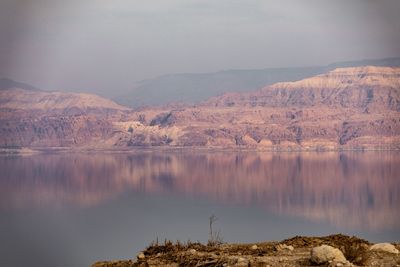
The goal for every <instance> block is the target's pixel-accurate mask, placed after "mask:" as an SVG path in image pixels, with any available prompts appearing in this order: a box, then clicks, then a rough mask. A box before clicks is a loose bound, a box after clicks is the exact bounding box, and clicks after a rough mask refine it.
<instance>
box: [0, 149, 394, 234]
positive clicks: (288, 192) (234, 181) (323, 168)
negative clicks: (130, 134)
mask: <svg viewBox="0 0 400 267" xmlns="http://www.w3.org/2000/svg"><path fill="white" fill-rule="evenodd" d="M0 169H1V170H2V171H1V174H0V208H1V209H3V210H9V209H29V208H43V207H46V208H48V207H53V208H59V207H63V206H65V205H72V206H77V207H87V206H95V205H97V204H99V203H101V202H106V201H108V200H110V199H112V198H115V197H117V196H118V195H120V194H122V193H127V192H128V193H129V194H135V192H144V193H146V194H150V195H151V194H161V193H163V194H165V193H167V194H177V195H184V196H189V197H200V198H211V199H214V200H216V201H219V202H223V203H230V204H234V205H243V206H246V205H249V206H254V205H255V206H260V207H262V208H264V209H266V210H268V211H271V212H276V213H278V214H283V215H295V216H300V217H303V218H305V219H307V220H311V221H326V222H329V223H330V224H332V225H335V226H345V227H354V228H361V229H375V230H378V229H395V228H398V226H399V225H398V222H399V220H400V211H399V208H398V207H399V206H400V183H399V174H400V157H399V153H397V152H348V153H334V152H324V153H301V154H298V153H279V154H274V153H255V152H252V153H250V152H243V153H232V152H214V153H199V152H196V153H190V152H182V153H178V152H175V153H166V152H165V153H164V152H135V153H132V154H95V153H93V154H40V155H34V156H17V157H9V156H2V157H0Z"/></svg>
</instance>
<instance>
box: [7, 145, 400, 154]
mask: <svg viewBox="0 0 400 267" xmlns="http://www.w3.org/2000/svg"><path fill="white" fill-rule="evenodd" d="M155 151H157V152H187V151H195V152H260V153H262V152H265V153H304V152H311V153H324V152H338V153H340V152H370V151H376V152H380V151H382V152H396V151H400V147H378V148H377V147H362V148H360V147H338V148H330V149H325V148H324V149H321V148H310V149H309V148H297V149H292V148H284V147H273V148H272V147H271V148H264V149H261V148H251V147H237V148H235V147H194V146H190V147H188V146H179V147H178V146H176V147H163V146H159V147H157V146H143V147H128V148H126V147H114V148H113V147H21V148H0V155H32V154H38V153H39V154H40V153H69V152H72V153H76V152H78V153H91V152H102V153H132V152H155Z"/></svg>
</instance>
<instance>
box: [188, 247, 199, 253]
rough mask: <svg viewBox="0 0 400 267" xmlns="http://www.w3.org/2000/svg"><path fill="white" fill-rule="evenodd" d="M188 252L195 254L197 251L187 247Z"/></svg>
mask: <svg viewBox="0 0 400 267" xmlns="http://www.w3.org/2000/svg"><path fill="white" fill-rule="evenodd" d="M188 252H189V253H190V254H196V252H197V251H196V250H195V249H194V248H192V249H189V250H188Z"/></svg>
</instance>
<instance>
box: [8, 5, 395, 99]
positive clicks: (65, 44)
mask: <svg viewBox="0 0 400 267" xmlns="http://www.w3.org/2000/svg"><path fill="white" fill-rule="evenodd" d="M398 14H400V1H398V0H379V1H378V0H335V1H333V0H332V1H328V0H276V1H271V0H264V1H262V0H158V1H155V0H145V1H143V0H140V1H139V0H68V1H66V0H34V1H33V0H0V77H6V78H11V79H15V80H18V81H21V82H27V83H30V84H32V85H35V86H37V87H39V88H42V89H51V90H72V91H94V92H98V93H100V94H102V93H104V92H107V91H113V90H114V91H120V90H126V89H128V88H130V87H132V85H133V84H134V83H135V81H138V80H142V79H147V78H152V77H156V76H159V75H163V74H169V73H190V72H194V73H199V72H214V71H219V70H226V69H258V68H267V67H293V66H312V65H325V64H329V63H332V62H337V61H349V60H359V59H374V58H386V57H399V56H400V16H399V15H398Z"/></svg>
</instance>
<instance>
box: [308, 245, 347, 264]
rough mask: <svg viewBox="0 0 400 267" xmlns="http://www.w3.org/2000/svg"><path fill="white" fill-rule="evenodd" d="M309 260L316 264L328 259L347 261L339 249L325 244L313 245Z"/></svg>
mask: <svg viewBox="0 0 400 267" xmlns="http://www.w3.org/2000/svg"><path fill="white" fill-rule="evenodd" d="M311 261H312V262H315V263H317V264H322V263H327V262H329V261H334V262H343V263H345V262H347V260H346V258H345V257H344V255H343V253H342V252H341V251H340V250H339V249H337V248H334V247H331V246H327V245H322V246H319V247H314V248H313V249H312V250H311Z"/></svg>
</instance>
